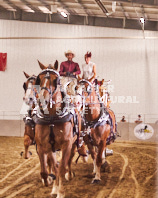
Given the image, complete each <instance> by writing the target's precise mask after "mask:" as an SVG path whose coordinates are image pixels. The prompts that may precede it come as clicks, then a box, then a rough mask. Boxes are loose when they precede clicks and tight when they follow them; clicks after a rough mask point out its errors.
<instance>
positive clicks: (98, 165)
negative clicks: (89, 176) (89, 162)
mask: <svg viewBox="0 0 158 198" xmlns="http://www.w3.org/2000/svg"><path fill="white" fill-rule="evenodd" d="M105 146H106V141H100V144H99V146H98V147H97V148H98V153H97V158H96V160H95V161H94V167H95V173H96V174H95V178H94V179H93V180H92V183H99V182H100V180H101V178H100V169H101V165H102V154H103V151H104V149H105Z"/></svg>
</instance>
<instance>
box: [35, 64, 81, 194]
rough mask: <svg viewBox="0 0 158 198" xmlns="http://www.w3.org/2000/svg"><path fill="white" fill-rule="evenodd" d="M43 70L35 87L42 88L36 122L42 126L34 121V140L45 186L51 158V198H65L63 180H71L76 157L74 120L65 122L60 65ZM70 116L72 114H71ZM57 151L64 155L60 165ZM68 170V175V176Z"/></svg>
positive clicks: (42, 67) (42, 66)
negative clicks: (48, 163) (52, 170)
mask: <svg viewBox="0 0 158 198" xmlns="http://www.w3.org/2000/svg"><path fill="white" fill-rule="evenodd" d="M40 67H41V69H43V71H42V72H41V73H40V74H39V75H38V77H37V81H36V84H37V85H40V88H41V91H40V92H39V101H38V103H39V115H38V119H37V120H38V121H39V120H40V119H41V120H40V122H38V121H37V120H36V121H35V122H36V126H35V140H36V144H37V152H38V155H39V159H40V164H41V177H42V178H43V179H44V182H45V184H46V185H48V172H47V169H46V160H47V155H48V156H49V157H50V159H51V161H52V163H53V168H54V172H55V176H56V180H55V181H54V184H53V189H52V193H51V194H57V198H63V197H65V192H64V187H63V178H64V176H66V178H67V179H68V180H70V179H71V178H72V177H73V173H72V171H71V162H72V158H73V156H74V154H75V148H76V143H75V141H76V139H77V135H75V136H73V127H74V121H73V117H71V119H70V120H66V121H62V113H63V112H65V109H67V108H68V107H67V106H65V105H66V104H65V103H64V102H63V99H64V98H63V95H62V92H61V89H60V82H59V74H58V72H57V71H56V70H57V68H58V62H57V61H56V62H55V65H54V67H52V66H49V67H45V66H44V65H42V64H41V63H40ZM68 115H70V114H69V113H68ZM77 117H78V121H79V126H80V125H81V119H79V115H77ZM36 118H37V117H36ZM47 121H48V122H47ZM44 122H45V123H44ZM52 150H53V151H54V152H52ZM57 150H61V152H62V159H61V161H60V163H59V165H58V164H57V162H56V157H55V151H57ZM67 166H68V173H67V174H66V167H67Z"/></svg>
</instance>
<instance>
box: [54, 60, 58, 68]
mask: <svg viewBox="0 0 158 198" xmlns="http://www.w3.org/2000/svg"><path fill="white" fill-rule="evenodd" d="M54 69H55V70H57V69H58V61H57V60H56V61H55V63H54Z"/></svg>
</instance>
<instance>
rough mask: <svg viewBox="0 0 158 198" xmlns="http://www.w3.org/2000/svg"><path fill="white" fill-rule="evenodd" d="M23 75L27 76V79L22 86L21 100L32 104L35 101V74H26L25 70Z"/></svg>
mask: <svg viewBox="0 0 158 198" xmlns="http://www.w3.org/2000/svg"><path fill="white" fill-rule="evenodd" d="M24 75H25V77H26V78H27V81H26V82H24V84H23V88H24V91H25V95H24V97H23V100H24V101H25V103H26V104H27V105H30V106H32V105H33V103H34V102H35V98H36V93H37V92H36V90H35V87H34V86H35V83H36V76H35V75H32V76H30V75H28V74H27V73H26V72H24Z"/></svg>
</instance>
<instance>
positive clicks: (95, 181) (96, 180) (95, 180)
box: [92, 179, 100, 184]
mask: <svg viewBox="0 0 158 198" xmlns="http://www.w3.org/2000/svg"><path fill="white" fill-rule="evenodd" d="M99 183H100V179H94V180H93V181H92V184H99Z"/></svg>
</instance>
